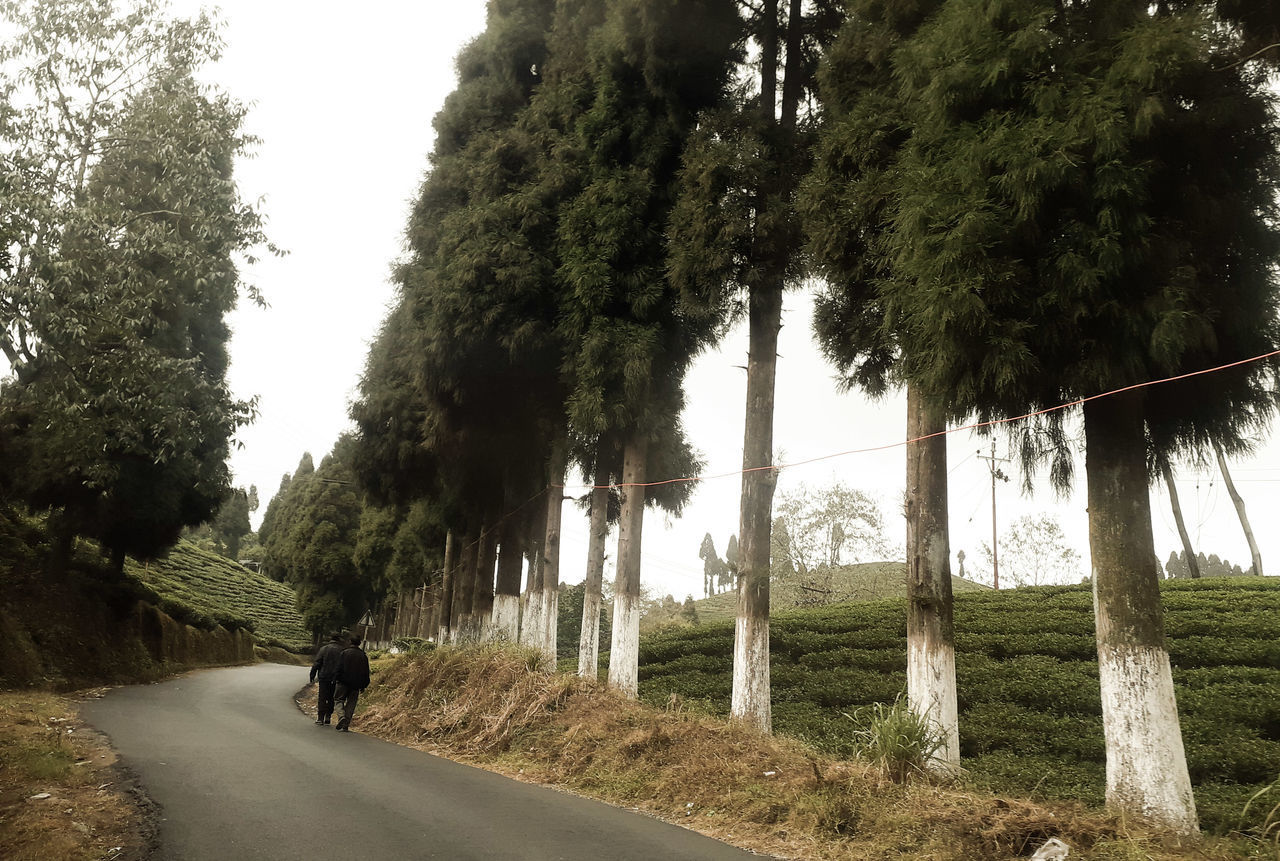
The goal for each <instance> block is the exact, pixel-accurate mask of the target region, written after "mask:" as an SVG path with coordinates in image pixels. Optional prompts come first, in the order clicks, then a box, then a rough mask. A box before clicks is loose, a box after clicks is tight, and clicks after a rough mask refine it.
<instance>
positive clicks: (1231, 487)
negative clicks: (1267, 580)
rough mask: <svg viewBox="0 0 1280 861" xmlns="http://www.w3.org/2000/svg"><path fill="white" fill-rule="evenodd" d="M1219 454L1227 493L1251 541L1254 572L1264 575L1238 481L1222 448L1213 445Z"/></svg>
mask: <svg viewBox="0 0 1280 861" xmlns="http://www.w3.org/2000/svg"><path fill="white" fill-rule="evenodd" d="M1213 451H1214V454H1216V455H1217V456H1218V469H1220V470H1222V480H1223V482H1225V483H1226V485H1227V493H1229V494H1230V495H1231V501H1232V502H1233V503H1235V506H1236V514H1238V515H1239V516H1240V526H1241V527H1243V528H1244V538H1245V540H1246V541H1248V542H1249V556H1250V557H1251V558H1252V559H1253V573H1254V574H1257V575H1258V576H1259V577H1261V576H1262V554H1261V553H1259V552H1258V542H1257V541H1254V540H1253V529H1252V528H1250V526H1249V517H1248V515H1246V514H1245V513H1244V499H1243V498H1241V496H1240V494H1239V493H1237V492H1236V483H1235V482H1234V481H1232V480H1231V472H1230V471H1229V470H1228V469H1227V459H1226V458H1225V457H1223V456H1222V449H1220V448H1218V446H1216V445H1215V446H1214V447H1213Z"/></svg>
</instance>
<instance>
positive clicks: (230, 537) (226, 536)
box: [210, 485, 258, 561]
mask: <svg viewBox="0 0 1280 861" xmlns="http://www.w3.org/2000/svg"><path fill="white" fill-rule="evenodd" d="M257 510H258V488H257V487H254V486H253V485H250V486H249V489H248V490H247V491H246V490H245V489H244V488H243V487H237V488H236V489H235V490H233V491H231V495H230V496H229V497H227V500H226V502H224V503H222V507H221V508H219V509H218V513H217V514H216V515H215V516H214V518H213V523H212V524H210V525H211V527H212V537H213V544H214V549H215V552H217V553H219V554H221V555H223V556H225V557H227V558H228V559H232V560H235V561H239V560H240V542H241V541H242V540H243V539H244V537H245V536H246V535H248V534H249V533H250V532H251V531H252V530H253V525H252V524H251V523H250V522H249V515H250V514H251V513H253V512H254V511H257Z"/></svg>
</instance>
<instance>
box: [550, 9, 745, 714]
mask: <svg viewBox="0 0 1280 861" xmlns="http://www.w3.org/2000/svg"><path fill="white" fill-rule="evenodd" d="M736 33H737V20H736V14H735V12H734V8H733V4H732V3H731V2H728V0H695V2H682V3H675V2H671V0H664V2H638V0H621V2H616V3H611V4H608V5H607V17H606V19H605V22H604V24H603V26H601V27H600V28H599V29H597V30H596V31H595V33H594V34H593V36H592V38H591V39H590V41H589V44H588V69H589V89H588V90H587V91H586V98H585V100H584V102H583V105H584V109H583V110H582V111H581V113H580V114H578V115H577V116H576V117H575V118H574V119H573V122H572V125H570V126H569V127H568V128H567V129H566V135H565V141H564V145H565V146H566V147H570V148H571V150H572V152H573V159H572V160H573V161H574V162H575V163H576V164H578V165H580V168H579V174H578V183H579V189H580V190H578V192H577V193H576V194H574V195H572V196H571V197H570V198H568V199H567V200H566V202H565V203H564V205H563V206H562V207H561V209H560V216H559V225H558V243H557V258H558V261H559V267H558V272H557V277H558V279H559V281H560V283H561V284H563V289H564V294H565V295H564V297H563V299H562V303H561V307H562V309H563V310H562V315H561V325H562V331H563V332H564V335H565V338H566V341H567V342H568V344H569V349H568V351H567V359H566V362H565V365H566V371H567V377H568V379H569V381H570V386H571V389H570V394H569V398H568V412H569V418H570V422H571V423H572V425H573V427H574V428H575V430H576V431H577V432H578V433H581V434H583V435H584V436H588V437H591V436H611V435H612V436H616V437H617V438H618V439H620V440H622V469H621V476H620V477H621V481H620V482H618V486H619V489H620V491H621V494H622V510H621V520H620V524H619V537H618V556H617V579H616V583H615V597H614V613H613V643H612V650H611V658H610V669H609V683H610V685H612V686H613V687H615V688H617V689H619V690H620V691H622V692H623V693H624V694H627V695H630V696H634V695H635V693H636V682H637V668H638V657H639V653H638V644H639V612H640V540H641V530H642V526H643V516H644V515H643V512H644V503H645V496H646V488H645V484H646V481H647V480H648V478H650V477H660V478H667V477H668V476H649V475H648V474H647V473H646V467H647V466H648V463H649V453H650V450H651V447H652V446H653V444H654V443H655V442H656V437H657V435H658V432H659V431H660V430H661V428H662V427H663V426H664V424H666V425H669V424H670V419H669V417H670V416H672V415H675V414H677V413H678V411H679V408H680V406H681V400H682V394H681V383H682V380H683V377H684V373H685V370H686V369H687V367H688V365H689V363H690V362H691V361H692V359H693V357H694V356H695V355H696V354H697V353H698V352H699V351H700V350H701V349H702V348H703V347H705V346H706V345H707V344H708V343H710V342H711V340H712V339H713V337H714V335H715V334H716V328H717V326H716V325H715V322H714V321H712V322H711V323H708V322H707V321H705V320H701V319H697V318H694V317H693V316H691V315H688V314H685V313H684V312H683V311H682V310H681V308H680V306H679V303H678V301H677V298H678V297H677V293H676V290H675V289H674V286H673V285H672V284H671V282H670V281H669V280H668V278H667V260H668V245H667V242H666V239H665V235H664V234H665V231H666V229H667V226H668V219H669V215H670V210H671V206H672V203H673V201H674V199H675V196H676V192H677V189H678V179H677V168H678V165H679V158H680V154H681V152H682V150H683V148H684V145H685V142H686V140H687V138H688V135H689V133H690V131H691V130H692V128H693V126H694V123H695V120H696V117H697V115H698V113H699V111H701V110H703V109H704V108H707V107H709V106H711V105H714V104H716V103H717V102H718V101H719V100H720V99H721V98H722V96H723V92H724V88H725V85H726V81H727V76H728V72H729V70H730V68H731V63H732V60H733V58H734V44H735V39H736Z"/></svg>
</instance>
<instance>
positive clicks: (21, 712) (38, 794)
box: [0, 691, 154, 861]
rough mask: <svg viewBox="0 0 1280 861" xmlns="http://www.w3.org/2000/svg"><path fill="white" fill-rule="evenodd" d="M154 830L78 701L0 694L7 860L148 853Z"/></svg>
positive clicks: (0, 830)
mask: <svg viewBox="0 0 1280 861" xmlns="http://www.w3.org/2000/svg"><path fill="white" fill-rule="evenodd" d="M153 840H154V831H153V829H152V826H151V820H150V818H149V817H148V815H147V813H146V811H145V809H144V808H143V807H141V806H140V804H139V802H138V801H136V800H135V796H134V794H133V793H132V792H131V791H130V786H129V784H128V781H127V778H126V777H125V776H124V775H123V773H122V772H121V771H120V770H119V769H118V767H117V766H116V758H115V754H114V753H112V751H111V749H110V747H108V746H107V744H106V742H105V740H104V739H103V738H102V737H101V736H99V735H97V734H96V733H95V732H93V731H92V730H91V729H89V728H88V727H86V726H85V725H83V724H82V723H81V722H80V720H79V718H78V717H77V716H76V708H75V703H74V702H72V701H71V700H69V699H67V698H65V697H60V696H56V695H54V694H49V693H43V692H39V691H23V692H20V693H0V847H3V853H2V854H3V857H4V858H5V859H6V861H89V859H109V861H131V860H132V859H144V858H147V857H148V856H149V855H150V853H151V849H152V844H153Z"/></svg>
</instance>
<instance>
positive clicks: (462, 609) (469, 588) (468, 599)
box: [449, 532, 480, 644]
mask: <svg viewBox="0 0 1280 861" xmlns="http://www.w3.org/2000/svg"><path fill="white" fill-rule="evenodd" d="M479 556H480V536H479V534H478V533H475V532H466V533H463V536H462V548H461V549H460V551H459V553H458V569H457V571H456V572H454V588H453V623H452V626H451V627H450V629H449V642H451V643H455V644H460V643H465V642H467V638H468V637H470V636H471V632H472V629H473V627H474V626H473V625H472V622H471V619H472V616H471V605H472V604H473V603H474V593H475V589H476V566H477V564H478V558H479Z"/></svg>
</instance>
